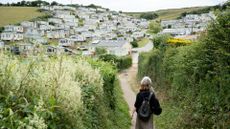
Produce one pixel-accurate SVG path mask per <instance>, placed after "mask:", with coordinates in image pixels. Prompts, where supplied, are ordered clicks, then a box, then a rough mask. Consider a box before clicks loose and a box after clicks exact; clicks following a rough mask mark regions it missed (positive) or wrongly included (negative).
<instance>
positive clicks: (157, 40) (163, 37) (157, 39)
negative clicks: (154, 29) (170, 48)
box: [153, 34, 171, 48]
mask: <svg viewBox="0 0 230 129" xmlns="http://www.w3.org/2000/svg"><path fill="white" fill-rule="evenodd" d="M170 38H171V36H170V35H169V34H157V35H155V36H154V37H153V43H154V47H155V48H162V47H164V46H167V41H168V40H169V39H170Z"/></svg>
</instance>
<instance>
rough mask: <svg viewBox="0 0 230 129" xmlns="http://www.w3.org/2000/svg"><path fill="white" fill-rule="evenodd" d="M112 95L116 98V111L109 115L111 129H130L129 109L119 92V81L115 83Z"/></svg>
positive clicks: (121, 93) (120, 91)
mask: <svg viewBox="0 0 230 129" xmlns="http://www.w3.org/2000/svg"><path fill="white" fill-rule="evenodd" d="M115 83H116V84H115V88H114V93H115V96H116V104H117V106H116V109H115V111H114V113H112V115H111V119H112V120H113V121H111V123H110V124H111V127H110V128H111V129H130V126H131V117H130V115H129V107H128V105H127V103H126V101H125V99H124V98H123V92H122V90H121V87H120V84H119V81H118V80H116V82H115Z"/></svg>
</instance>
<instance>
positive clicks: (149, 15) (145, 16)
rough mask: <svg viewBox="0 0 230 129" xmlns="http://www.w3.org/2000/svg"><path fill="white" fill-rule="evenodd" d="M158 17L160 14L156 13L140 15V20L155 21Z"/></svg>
mask: <svg viewBox="0 0 230 129" xmlns="http://www.w3.org/2000/svg"><path fill="white" fill-rule="evenodd" d="M157 17H158V14H156V13H142V14H141V15H140V18H143V19H147V20H153V19H156V18H157Z"/></svg>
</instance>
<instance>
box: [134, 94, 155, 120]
mask: <svg viewBox="0 0 230 129" xmlns="http://www.w3.org/2000/svg"><path fill="white" fill-rule="evenodd" d="M152 95H153V93H152V92H151V93H150V95H149V97H148V99H146V98H144V100H143V102H142V104H141V106H140V108H139V109H138V112H137V115H138V117H139V118H140V119H141V120H143V121H148V120H149V118H150V116H151V115H152V109H151V107H150V99H151V97H152Z"/></svg>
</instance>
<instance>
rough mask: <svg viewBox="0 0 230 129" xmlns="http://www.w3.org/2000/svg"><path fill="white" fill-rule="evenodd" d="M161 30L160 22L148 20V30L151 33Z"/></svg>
mask: <svg viewBox="0 0 230 129" xmlns="http://www.w3.org/2000/svg"><path fill="white" fill-rule="evenodd" d="M161 30H162V27H161V24H160V23H158V22H155V21H154V22H150V23H149V31H150V32H151V33H154V34H157V33H159V32H160V31H161Z"/></svg>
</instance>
